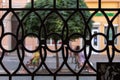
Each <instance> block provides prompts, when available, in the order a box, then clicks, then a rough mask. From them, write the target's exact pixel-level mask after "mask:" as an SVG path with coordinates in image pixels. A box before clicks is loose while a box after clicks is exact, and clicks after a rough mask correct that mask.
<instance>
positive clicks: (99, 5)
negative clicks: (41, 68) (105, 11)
mask: <svg viewBox="0 0 120 80" xmlns="http://www.w3.org/2000/svg"><path fill="white" fill-rule="evenodd" d="M98 8H99V9H101V0H99V1H98Z"/></svg>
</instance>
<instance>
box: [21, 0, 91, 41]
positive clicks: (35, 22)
mask: <svg viewBox="0 0 120 80" xmlns="http://www.w3.org/2000/svg"><path fill="white" fill-rule="evenodd" d="M56 3H57V4H56V7H57V8H76V7H77V0H56ZM34 7H35V8H53V0H36V1H35V2H34ZM79 7H82V8H87V6H86V4H85V3H84V1H83V0H79ZM26 8H31V4H30V3H28V4H27V5H26ZM74 12H75V10H73V11H65V10H64V11H62V10H61V11H35V12H32V13H30V14H29V15H28V16H27V17H26V18H25V19H24V21H23V24H24V30H25V33H35V34H38V33H39V30H40V26H41V20H42V21H44V25H45V26H44V27H45V29H46V32H47V33H46V34H42V36H44V35H48V34H50V33H58V34H62V30H63V27H64V26H68V30H69V32H68V33H66V29H64V34H63V36H64V39H65V38H66V34H68V36H69V35H71V34H73V33H80V34H82V35H84V30H85V22H84V20H83V15H84V18H85V20H88V18H89V16H90V12H89V11H81V12H82V14H81V13H80V11H77V12H75V13H74ZM27 13H28V12H27V11H23V12H20V17H21V19H22V18H23V17H24V15H26V14H27ZM36 13H37V14H36ZM73 13H74V14H73ZM59 14H60V15H61V16H59ZM61 17H62V18H63V19H64V20H65V21H66V22H67V25H65V24H64V22H63V20H62V18H61ZM45 18H46V19H45ZM68 18H69V20H68ZM40 19H41V20H40ZM88 25H89V26H90V27H92V21H90V22H89V24H88ZM42 30H43V31H44V29H42ZM41 33H43V32H42V31H41ZM52 38H53V39H55V40H59V37H56V36H52ZM76 38H78V36H77V37H73V39H76Z"/></svg>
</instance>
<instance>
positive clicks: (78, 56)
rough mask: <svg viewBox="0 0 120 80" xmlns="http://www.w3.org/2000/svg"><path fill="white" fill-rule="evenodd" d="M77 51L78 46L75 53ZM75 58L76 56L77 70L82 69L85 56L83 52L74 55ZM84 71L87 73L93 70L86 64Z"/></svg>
mask: <svg viewBox="0 0 120 80" xmlns="http://www.w3.org/2000/svg"><path fill="white" fill-rule="evenodd" d="M79 50H80V46H76V48H75V51H79ZM75 56H76V61H77V63H78V68H80V67H82V66H83V65H84V62H85V55H84V53H83V51H81V52H78V53H75ZM85 69H86V70H87V71H88V72H93V70H92V69H91V68H90V66H89V65H88V64H87V63H86V65H85Z"/></svg>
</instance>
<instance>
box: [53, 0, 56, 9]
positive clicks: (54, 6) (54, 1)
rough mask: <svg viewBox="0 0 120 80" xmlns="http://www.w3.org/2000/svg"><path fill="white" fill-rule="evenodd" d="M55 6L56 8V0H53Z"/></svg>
mask: <svg viewBox="0 0 120 80" xmlns="http://www.w3.org/2000/svg"><path fill="white" fill-rule="evenodd" d="M53 8H54V9H55V8H56V0H53Z"/></svg>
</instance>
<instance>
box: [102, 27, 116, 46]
mask: <svg viewBox="0 0 120 80" xmlns="http://www.w3.org/2000/svg"><path fill="white" fill-rule="evenodd" d="M107 30H108V26H105V29H104V32H105V34H106V35H107ZM114 32H115V34H117V26H114ZM108 38H109V40H113V31H112V29H111V28H110V29H109V35H108ZM105 44H106V40H105ZM114 44H117V39H115V41H114Z"/></svg>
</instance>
